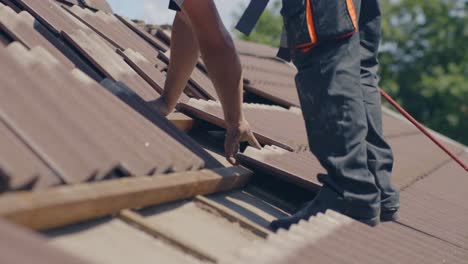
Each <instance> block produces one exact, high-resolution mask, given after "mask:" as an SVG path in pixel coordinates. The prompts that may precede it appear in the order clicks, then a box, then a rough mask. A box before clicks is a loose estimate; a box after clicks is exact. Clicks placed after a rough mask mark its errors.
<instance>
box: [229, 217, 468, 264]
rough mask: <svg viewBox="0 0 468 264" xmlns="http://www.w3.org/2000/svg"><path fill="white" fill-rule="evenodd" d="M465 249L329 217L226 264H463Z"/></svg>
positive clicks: (391, 227)
mask: <svg viewBox="0 0 468 264" xmlns="http://www.w3.org/2000/svg"><path fill="white" fill-rule="evenodd" d="M467 259H468V251H467V250H466V249H463V248H460V247H457V246H454V245H451V244H447V243H444V242H443V241H442V240H439V239H437V238H434V237H432V236H429V235H427V234H424V233H421V232H418V231H416V230H414V229H412V228H407V227H404V226H401V225H399V224H396V223H389V224H383V225H381V226H379V227H377V228H371V227H368V226H366V225H364V224H361V223H359V222H356V221H354V220H352V219H350V218H348V217H346V216H343V215H340V214H338V213H335V212H333V211H327V212H326V214H319V215H317V216H315V217H312V218H310V220H309V221H307V222H306V221H301V222H300V223H299V224H298V225H294V226H293V227H291V229H290V230H289V232H286V231H284V230H283V231H279V232H278V233H277V234H274V235H271V236H269V237H268V241H267V243H253V244H252V245H249V246H247V247H246V248H245V249H244V250H241V251H240V252H239V253H238V254H236V255H235V256H234V257H233V258H232V259H231V260H228V261H226V262H225V263H258V264H262V263H277V264H280V263H281V264H282V263H310V262H311V261H312V260H313V262H317V263H466V260H467Z"/></svg>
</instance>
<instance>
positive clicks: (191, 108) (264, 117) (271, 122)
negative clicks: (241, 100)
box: [179, 99, 308, 151]
mask: <svg viewBox="0 0 468 264" xmlns="http://www.w3.org/2000/svg"><path fill="white" fill-rule="evenodd" d="M179 107H180V109H181V111H183V112H185V113H186V114H188V115H192V116H194V117H196V118H199V119H202V120H205V121H207V122H210V123H213V124H215V125H217V126H220V127H224V126H225V123H224V118H223V112H222V109H221V106H220V104H219V103H217V102H214V101H204V100H195V99H190V101H188V102H187V103H183V104H179ZM243 110H244V113H245V116H246V119H247V120H248V121H249V123H250V125H251V127H252V131H253V132H254V134H255V135H256V136H257V139H258V140H259V141H260V142H261V143H262V144H265V145H276V146H279V147H282V148H284V149H287V150H296V151H299V150H304V149H307V148H308V147H307V146H308V143H307V134H306V130H305V126H304V121H303V119H302V117H301V115H300V113H298V112H297V111H290V110H286V109H284V108H281V107H277V106H267V105H259V104H244V106H243ZM285 127H287V128H288V129H287V130H285V129H284V128H285Z"/></svg>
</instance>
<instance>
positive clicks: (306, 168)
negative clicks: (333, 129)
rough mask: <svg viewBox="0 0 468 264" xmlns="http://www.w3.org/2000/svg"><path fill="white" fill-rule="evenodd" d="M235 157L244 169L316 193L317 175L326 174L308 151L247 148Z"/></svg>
mask: <svg viewBox="0 0 468 264" xmlns="http://www.w3.org/2000/svg"><path fill="white" fill-rule="evenodd" d="M237 157H238V160H239V161H240V162H241V164H243V165H244V166H246V167H249V168H251V169H254V170H255V169H258V170H260V171H263V172H267V173H268V175H272V176H275V177H279V178H281V179H283V180H286V181H289V182H292V183H295V184H297V185H299V186H302V187H305V188H307V189H310V190H312V191H318V189H319V188H320V186H321V183H320V182H319V181H318V180H317V177H316V176H317V174H319V173H326V171H325V169H323V167H322V166H321V165H320V162H319V161H318V160H317V159H316V158H315V156H314V155H313V154H312V153H310V152H309V151H304V152H297V153H296V152H289V151H287V150H284V149H281V148H277V147H272V146H267V147H265V148H263V149H261V150H257V149H255V148H251V147H249V148H247V149H246V151H244V153H242V154H239V155H238V156H237Z"/></svg>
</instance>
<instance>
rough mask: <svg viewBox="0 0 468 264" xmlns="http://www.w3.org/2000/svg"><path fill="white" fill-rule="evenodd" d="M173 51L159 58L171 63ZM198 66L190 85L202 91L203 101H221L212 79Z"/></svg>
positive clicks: (163, 53)
mask: <svg viewBox="0 0 468 264" xmlns="http://www.w3.org/2000/svg"><path fill="white" fill-rule="evenodd" d="M170 54H171V51H170V50H168V51H166V52H160V54H159V57H160V58H161V59H162V60H163V61H164V62H166V63H169V58H170V56H171V55H170ZM199 67H200V63H199V64H198V66H197V67H196V68H195V69H193V72H192V75H191V76H190V80H189V84H190V85H191V86H193V87H194V88H196V89H197V90H198V91H200V92H201V93H202V95H203V97H202V99H209V100H219V99H218V95H217V93H216V89H215V87H214V85H213V83H212V82H211V80H210V78H209V77H208V75H207V74H206V73H204V72H203V71H202V70H201V69H199Z"/></svg>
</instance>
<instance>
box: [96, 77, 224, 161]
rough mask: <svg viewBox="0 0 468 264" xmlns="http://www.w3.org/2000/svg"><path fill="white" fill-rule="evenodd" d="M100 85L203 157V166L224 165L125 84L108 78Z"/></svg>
mask: <svg viewBox="0 0 468 264" xmlns="http://www.w3.org/2000/svg"><path fill="white" fill-rule="evenodd" d="M101 85H102V86H103V87H105V88H106V89H107V90H108V91H109V92H111V93H112V94H114V95H115V96H117V97H118V98H120V99H121V100H122V101H123V102H125V103H126V104H128V105H129V106H131V107H132V108H133V109H134V110H135V111H137V112H138V113H139V114H140V115H141V116H143V117H145V118H146V119H147V120H148V121H150V122H151V123H152V124H153V125H155V126H157V127H158V128H159V129H161V130H163V131H164V132H165V133H167V134H169V135H170V136H171V137H172V138H174V139H175V140H177V142H179V143H180V144H182V145H183V146H184V147H186V148H187V149H189V150H190V151H192V152H193V153H194V154H195V155H197V156H198V157H200V158H201V159H203V161H204V162H205V168H220V167H224V166H223V165H222V164H221V163H219V162H218V161H217V160H216V159H215V158H213V157H212V156H211V155H210V154H208V152H206V151H205V150H203V148H202V147H201V146H200V145H199V144H198V143H197V142H196V141H195V140H193V139H192V138H191V137H189V136H188V135H187V134H185V133H184V132H182V131H180V130H179V129H178V128H177V127H175V126H174V125H173V124H171V123H170V122H169V120H167V119H166V118H164V117H162V116H160V115H159V114H156V113H155V111H153V110H152V109H151V107H150V106H149V104H147V103H146V101H144V100H143V99H142V98H140V97H139V96H138V95H137V94H135V92H133V91H132V90H131V89H129V88H128V87H127V86H125V84H123V83H120V82H114V81H111V80H109V79H105V80H103V81H102V82H101Z"/></svg>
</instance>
